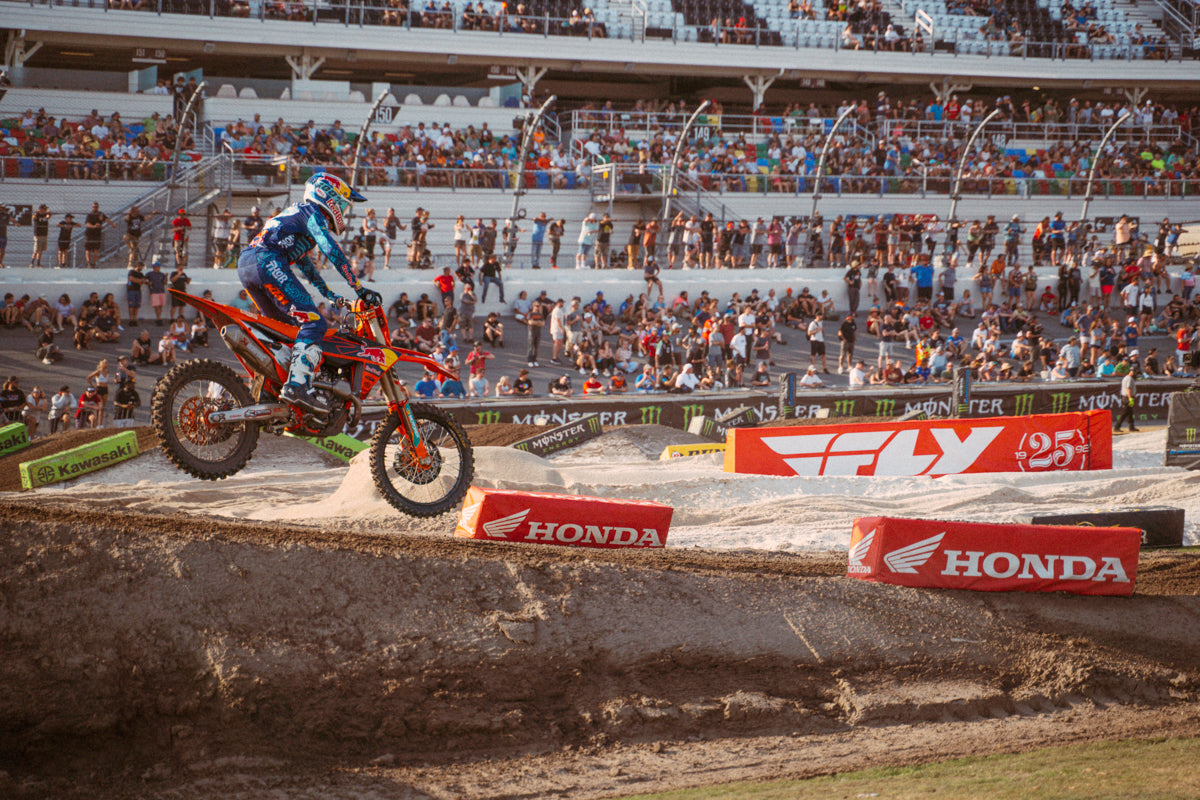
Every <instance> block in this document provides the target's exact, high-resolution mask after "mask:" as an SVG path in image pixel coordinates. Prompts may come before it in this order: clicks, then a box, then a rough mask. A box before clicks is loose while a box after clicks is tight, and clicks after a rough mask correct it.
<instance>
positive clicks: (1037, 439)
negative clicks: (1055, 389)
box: [725, 411, 1112, 477]
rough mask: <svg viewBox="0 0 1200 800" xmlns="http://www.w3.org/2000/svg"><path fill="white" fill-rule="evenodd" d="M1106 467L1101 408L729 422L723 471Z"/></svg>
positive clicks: (1106, 421)
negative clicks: (766, 424)
mask: <svg viewBox="0 0 1200 800" xmlns="http://www.w3.org/2000/svg"><path fill="white" fill-rule="evenodd" d="M1111 468H1112V419H1111V417H1110V416H1109V413H1108V412H1107V411H1088V412H1085V413H1082V414H1080V413H1074V414H1044V415H1040V416H1031V417H991V418H985V419H965V420H924V421H916V422H867V423H862V424H852V425H803V426H794V427H774V428H734V429H732V430H730V431H729V434H728V439H727V440H726V447H725V471H726V472H744V473H753V474H757V475H802V476H817V475H881V476H900V475H930V476H934V477H937V476H940V475H957V474H960V473H969V472H1049V471H1055V470H1091V469H1111Z"/></svg>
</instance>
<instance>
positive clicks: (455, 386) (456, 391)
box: [441, 370, 487, 399]
mask: <svg viewBox="0 0 1200 800" xmlns="http://www.w3.org/2000/svg"><path fill="white" fill-rule="evenodd" d="M484 383H485V384H486V383H487V381H484ZM441 393H442V397H453V398H457V399H461V398H463V397H466V394H467V392H466V389H465V388H464V387H463V385H462V380H461V379H459V377H458V371H457V370H455V371H454V374H453V375H451V376H450V377H449V378H446V379H445V380H444V381H442V385H441Z"/></svg>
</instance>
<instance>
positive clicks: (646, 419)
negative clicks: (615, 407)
mask: <svg viewBox="0 0 1200 800" xmlns="http://www.w3.org/2000/svg"><path fill="white" fill-rule="evenodd" d="M638 410H639V411H641V412H642V424H643V425H657V424H659V420H661V419H662V406H642V407H641V408H640V409H638Z"/></svg>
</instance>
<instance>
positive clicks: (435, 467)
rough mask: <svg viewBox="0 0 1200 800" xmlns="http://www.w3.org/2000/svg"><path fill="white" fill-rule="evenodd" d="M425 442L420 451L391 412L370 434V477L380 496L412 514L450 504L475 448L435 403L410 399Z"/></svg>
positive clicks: (468, 474) (440, 510)
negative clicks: (421, 452) (432, 404)
mask: <svg viewBox="0 0 1200 800" xmlns="http://www.w3.org/2000/svg"><path fill="white" fill-rule="evenodd" d="M408 407H409V410H410V411H412V415H413V418H414V419H416V422H417V430H418V431H419V432H420V434H421V438H422V439H423V440H424V442H425V447H426V450H427V452H428V455H427V456H426V457H424V458H422V457H420V455H419V454H418V453H417V451H416V449H415V448H414V447H413V446H412V442H411V441H410V440H409V438H408V433H407V431H406V429H405V427H404V425H403V423H402V421H401V419H400V416H399V415H398V414H397V413H396V412H394V411H393V412H390V413H389V414H388V415H387V417H386V418H385V419H384V420H383V422H381V423H380V425H379V427H378V428H377V429H376V430H375V436H374V437H373V438H372V439H371V477H372V478H374V480H375V486H376V488H378V489H379V491H380V492H381V493H382V494H383V497H384V499H385V500H387V501H388V503H390V504H391V505H392V507H393V508H395V509H397V510H398V511H402V512H404V513H405V514H411V515H412V516H414V517H436V516H437V515H439V514H444V513H446V512H447V511H450V510H451V509H453V508H455V507H456V506H457V505H458V503H459V502H460V501H461V500H462V499H463V496H464V495H466V493H467V489H468V488H470V486H471V479H472V478H473V477H474V476H475V454H474V452H473V451H472V450H471V443H470V442H469V441H468V440H467V435H466V433H465V432H464V431H463V429H462V426H460V425H459V424H458V423H457V422H455V421H454V418H453V417H451V416H450V415H449V414H447V413H446V412H445V411H442V410H441V409H440V408H436V407H434V406H428V405H422V404H419V403H410V404H409V406H408Z"/></svg>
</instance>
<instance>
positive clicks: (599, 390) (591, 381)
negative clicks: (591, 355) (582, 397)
mask: <svg viewBox="0 0 1200 800" xmlns="http://www.w3.org/2000/svg"><path fill="white" fill-rule="evenodd" d="M583 393H584V394H604V384H603V383H602V382H601V381H600V376H599V375H597V374H596V370H592V374H591V375H588V379H587V380H586V381H584V382H583Z"/></svg>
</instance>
